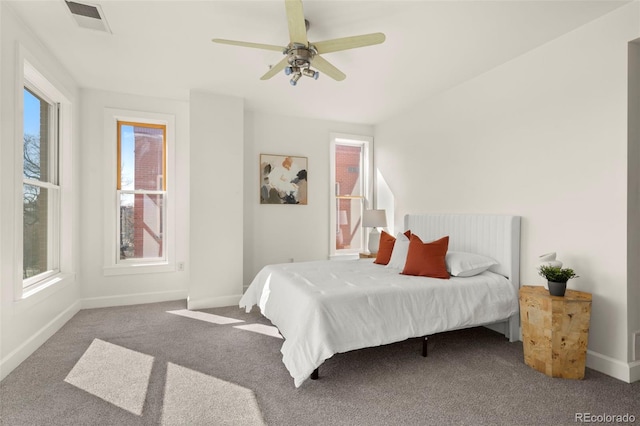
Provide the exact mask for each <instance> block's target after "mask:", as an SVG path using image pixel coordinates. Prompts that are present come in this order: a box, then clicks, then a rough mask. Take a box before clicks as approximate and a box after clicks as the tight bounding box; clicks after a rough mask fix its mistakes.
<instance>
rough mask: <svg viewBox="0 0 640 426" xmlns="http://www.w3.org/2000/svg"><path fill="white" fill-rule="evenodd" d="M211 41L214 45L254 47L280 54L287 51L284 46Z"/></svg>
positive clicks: (219, 39) (218, 39) (221, 39)
mask: <svg viewBox="0 0 640 426" xmlns="http://www.w3.org/2000/svg"><path fill="white" fill-rule="evenodd" d="M211 41H212V42H214V43H222V44H231V45H233V46H242V47H253V48H254V49H264V50H276V51H278V52H282V51H284V49H285V48H284V47H282V46H274V45H272V44H261V43H249V42H246V41H236V40H225V39H223V38H214V39H213V40H211Z"/></svg>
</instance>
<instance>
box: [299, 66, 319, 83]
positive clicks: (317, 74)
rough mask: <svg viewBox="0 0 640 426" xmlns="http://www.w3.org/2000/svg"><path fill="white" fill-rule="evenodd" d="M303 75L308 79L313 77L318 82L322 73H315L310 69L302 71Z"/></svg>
mask: <svg viewBox="0 0 640 426" xmlns="http://www.w3.org/2000/svg"><path fill="white" fill-rule="evenodd" d="M302 74H304V75H305V76H307V77H311V78H313V79H314V80H317V79H318V77H319V76H320V73H319V72H318V71H314V70H312V69H310V68H305V69H303V70H302Z"/></svg>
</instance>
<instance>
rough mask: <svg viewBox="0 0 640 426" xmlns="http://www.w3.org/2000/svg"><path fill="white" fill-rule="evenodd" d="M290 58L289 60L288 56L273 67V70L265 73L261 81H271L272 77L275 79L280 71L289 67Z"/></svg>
mask: <svg viewBox="0 0 640 426" xmlns="http://www.w3.org/2000/svg"><path fill="white" fill-rule="evenodd" d="M288 59H289V58H287V57H286V56H285V57H284V58H283V59H282V60H281V61H280V62H278V63H277V64H275V65H274V66H272V67H271V69H270V70H269V71H267V72H266V73H265V75H263V76H262V77H260V80H269V79H270V78H271V77H273V76H274V75H276V74H278V73H279V72H280V71H282V70H283V69H284V68H285V67H286V66H287V65H289V61H288Z"/></svg>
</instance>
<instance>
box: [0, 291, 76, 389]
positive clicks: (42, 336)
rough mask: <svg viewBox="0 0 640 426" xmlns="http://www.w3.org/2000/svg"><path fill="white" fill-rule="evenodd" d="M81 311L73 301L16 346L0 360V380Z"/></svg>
mask: <svg viewBox="0 0 640 426" xmlns="http://www.w3.org/2000/svg"><path fill="white" fill-rule="evenodd" d="M80 309H81V303H80V301H75V302H74V303H73V304H71V306H69V307H68V308H67V309H65V310H64V311H62V312H61V313H60V314H58V315H57V316H56V317H55V318H54V319H52V320H51V321H49V322H48V323H47V324H46V325H45V326H44V327H42V328H41V329H40V330H38V331H37V332H36V333H35V334H33V335H32V336H31V337H30V338H29V339H27V340H26V341H25V342H24V343H23V344H21V345H20V346H18V347H17V348H16V349H15V350H13V351H12V352H11V353H10V354H8V355H7V356H6V357H4V358H3V359H2V360H0V380H2V379H4V378H5V377H7V376H8V375H9V373H11V372H12V371H13V370H14V369H15V368H16V367H17V366H18V365H20V364H21V363H22V362H23V361H24V360H25V359H27V358H28V357H29V356H30V355H31V354H32V353H34V352H35V351H36V349H38V348H39V347H40V346H42V344H43V343H44V342H46V341H47V339H49V338H50V337H51V336H53V335H54V334H55V333H56V332H57V331H58V330H60V328H62V326H63V325H65V324H66V323H67V321H69V320H70V319H71V318H72V317H73V316H74V315H75V314H77V313H78V312H79V311H80Z"/></svg>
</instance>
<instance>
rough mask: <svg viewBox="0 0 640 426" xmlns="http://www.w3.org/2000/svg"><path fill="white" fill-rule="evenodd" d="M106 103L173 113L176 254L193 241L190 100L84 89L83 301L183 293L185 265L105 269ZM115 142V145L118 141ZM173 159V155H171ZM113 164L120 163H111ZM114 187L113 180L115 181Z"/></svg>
mask: <svg viewBox="0 0 640 426" xmlns="http://www.w3.org/2000/svg"><path fill="white" fill-rule="evenodd" d="M105 108H114V109H122V110H133V111H140V112H153V113H159V114H167V115H173V116H174V117H175V130H176V132H175V136H176V137H175V158H174V159H173V160H174V161H175V176H169V177H168V179H174V183H175V193H174V194H170V196H173V202H174V203H175V204H176V217H175V224H176V225H175V226H176V229H175V232H174V237H175V240H174V241H175V259H176V260H178V261H181V260H186V259H187V257H188V250H189V247H188V244H189V237H188V234H189V208H188V205H189V104H188V102H185V101H174V100H168V99H158V98H150V97H145V96H136V95H128V94H122V93H115V92H107V91H100V90H91V89H83V90H82V114H81V117H80V118H81V120H82V157H81V164H82V166H81V173H82V185H81V202H82V207H81V217H80V222H79V223H80V229H81V247H82V254H81V259H80V260H81V262H82V263H81V264H82V275H81V282H82V298H83V307H84V308H91V307H101V306H115V305H124V304H134V303H150V302H156V301H162V300H176V299H181V298H185V297H186V294H187V288H188V282H189V269H188V266H187V268H186V269H185V271H171V272H159V273H148V274H131V275H109V276H106V275H105V273H104V266H105V264H104V252H105V245H106V242H105V231H104V228H105V217H104V216H105V211H106V209H108V208H113V206H112V205H111V204H110V203H109V205H105V204H107V203H106V202H105V196H104V188H105V180H106V176H105V149H104V148H105V144H109V143H113V144H116V142H117V141H116V140H113V141H108V140H105V129H104V127H105V124H104V121H105V119H104V114H105ZM114 146H115V145H114ZM169 161H171V159H169ZM112 166H113V167H114V168H115V167H116V164H115V162H114V164H113V165H112ZM113 185H114V187H115V181H114V182H113Z"/></svg>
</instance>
